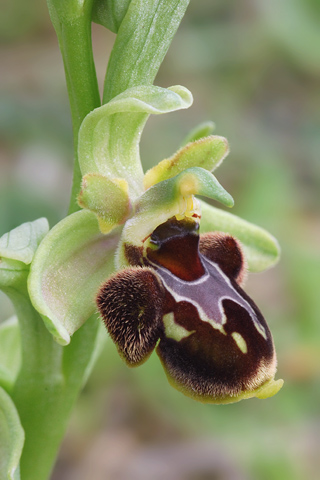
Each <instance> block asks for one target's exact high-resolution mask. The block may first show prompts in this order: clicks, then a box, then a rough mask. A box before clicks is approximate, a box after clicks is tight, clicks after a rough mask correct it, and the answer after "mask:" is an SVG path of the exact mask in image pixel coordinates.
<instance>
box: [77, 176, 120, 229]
mask: <svg viewBox="0 0 320 480" xmlns="http://www.w3.org/2000/svg"><path fill="white" fill-rule="evenodd" d="M78 203H79V205H80V206H81V207H83V208H87V209H88V210H90V211H91V212H93V213H94V214H95V215H96V216H97V219H98V222H99V227H100V230H101V232H102V233H109V232H110V231H111V230H112V229H113V228H114V227H116V226H117V225H121V224H122V223H124V222H125V220H126V219H127V217H128V215H129V213H130V200H129V196H128V184H127V182H126V181H125V180H124V179H113V180H109V178H107V177H105V176H103V175H100V174H98V173H91V174H90V173H88V174H87V175H85V176H84V177H83V179H82V185H81V192H80V194H79V197H78Z"/></svg>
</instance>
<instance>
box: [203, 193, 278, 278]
mask: <svg viewBox="0 0 320 480" xmlns="http://www.w3.org/2000/svg"><path fill="white" fill-rule="evenodd" d="M201 212H202V215H201V222H200V231H201V233H206V232H213V231H219V232H225V233H230V234H231V235H234V236H235V237H236V238H238V239H239V240H240V242H241V243H242V246H243V249H244V252H245V255H246V258H247V261H248V267H249V270H250V271H252V272H261V271H262V270H265V269H267V268H269V267H272V265H274V264H275V263H276V262H277V261H278V260H279V256H280V247H279V244H278V242H277V240H276V239H275V238H274V237H273V236H272V235H271V234H270V233H268V232H267V231H266V230H264V229H263V228H261V227H258V226H256V225H253V224H252V223H249V222H247V221H246V220H243V219H242V218H239V217H237V216H236V215H232V214H231V213H229V212H225V211H223V210H220V209H218V208H215V207H212V206H211V205H208V204H207V203H206V202H201Z"/></svg>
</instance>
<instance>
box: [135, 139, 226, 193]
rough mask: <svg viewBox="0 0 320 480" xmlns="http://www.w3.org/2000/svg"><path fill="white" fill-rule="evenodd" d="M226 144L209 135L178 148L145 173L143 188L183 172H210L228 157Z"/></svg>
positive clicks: (224, 140)
mask: <svg viewBox="0 0 320 480" xmlns="http://www.w3.org/2000/svg"><path fill="white" fill-rule="evenodd" d="M228 153H229V147H228V142H227V140H226V139H225V138H224V137H218V136H214V135H211V136H210V137H206V138H202V139H200V140H197V141H196V142H193V143H189V144H188V145H186V146H185V147H182V148H180V150H178V151H177V152H176V153H175V154H174V155H173V156H172V157H171V158H166V159H165V160H162V162H160V163H158V165H156V166H155V167H153V168H151V169H150V170H148V171H147V173H146V174H145V176H144V180H143V183H144V187H145V188H146V189H147V188H149V187H151V186H152V185H154V184H155V183H158V182H161V181H163V180H167V179H168V178H172V177H174V176H175V175H177V174H178V173H180V172H183V170H186V169H187V168H191V167H201V168H204V169H206V170H209V171H210V172H212V171H213V170H214V169H216V168H217V167H218V166H219V165H220V164H221V162H222V161H223V159H224V158H225V157H226V156H227V155H228Z"/></svg>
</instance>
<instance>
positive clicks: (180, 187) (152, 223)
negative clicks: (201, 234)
mask: <svg viewBox="0 0 320 480" xmlns="http://www.w3.org/2000/svg"><path fill="white" fill-rule="evenodd" d="M197 194H198V195H204V196H207V197H210V198H213V199H215V200H217V201H219V202H221V203H223V204H224V205H226V206H229V207H230V206H232V205H233V199H232V197H231V195H229V194H228V192H226V191H225V189H224V188H223V187H222V186H221V185H220V183H219V182H218V180H217V179H216V178H215V177H214V176H213V175H212V173H210V172H208V171H207V170H204V169H203V168H199V167H194V168H189V169H187V170H184V171H183V172H181V173H179V174H178V175H176V176H175V177H173V178H170V179H168V180H164V181H163V182H160V183H156V184H155V185H153V186H152V187H150V188H149V189H148V190H147V191H146V192H145V193H144V194H143V195H142V196H141V197H140V198H139V200H138V201H137V204H136V205H135V211H136V213H135V215H134V216H133V217H132V218H131V219H130V220H127V222H126V223H125V226H124V229H123V233H122V245H123V244H125V243H128V244H130V245H136V246H139V247H140V246H141V245H142V244H143V240H144V239H146V238H147V237H148V236H149V235H150V234H151V233H152V232H153V231H154V230H155V229H156V228H157V227H158V226H159V225H161V224H162V223H164V222H166V221H167V220H168V219H169V218H171V217H173V216H176V217H177V218H183V217H191V216H193V214H194V213H197V214H200V211H199V206H198V205H199V204H198V201H197V200H196V199H194V197H193V195H197ZM126 264H127V262H126V260H125V256H124V255H123V250H122V249H121V248H119V250H118V257H117V266H118V267H119V268H120V267H124V266H126Z"/></svg>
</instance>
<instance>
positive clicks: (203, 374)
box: [0, 0, 283, 480]
mask: <svg viewBox="0 0 320 480" xmlns="http://www.w3.org/2000/svg"><path fill="white" fill-rule="evenodd" d="M187 5H188V0H170V1H167V0H156V1H155V0H132V1H129V0H122V1H115V0H87V1H80V0H67V1H66V0H65V1H61V0H48V6H49V11H50V15H51V18H52V21H53V24H54V27H55V29H56V32H57V36H58V40H59V45H60V48H61V52H62V56H63V59H64V65H65V70H66V78H67V87H68V92H69V97H70V106H71V114H72V120H73V130H74V144H75V166H74V181H73V187H72V194H71V202H70V208H69V215H68V216H67V217H66V218H64V219H63V220H62V221H61V222H59V223H58V224H57V225H55V226H54V227H53V228H52V229H51V230H49V226H48V223H47V221H46V220H45V219H39V220H37V221H35V222H31V223H26V224H23V225H21V226H20V227H17V228H16V229H15V230H13V231H12V232H10V233H9V234H6V235H4V236H3V237H2V238H1V239H0V288H1V289H2V290H3V291H4V292H5V293H6V294H7V295H8V296H9V298H10V299H11V300H12V302H13V304H14V306H15V309H16V312H17V317H15V318H13V319H10V320H9V321H8V322H5V324H3V325H2V326H1V328H0V405H1V409H0V411H1V415H0V426H1V429H0V469H1V470H0V477H1V478H9V479H15V480H18V479H20V478H21V479H22V480H45V479H47V478H48V476H49V475H50V471H51V469H52V465H53V463H54V460H55V457H56V454H57V451H58V448H59V444H60V442H61V439H62V438H63V434H64V431H65V429H66V425H67V422H68V418H69V415H70V412H71V410H72V407H73V404H74V402H75V400H76V398H77V395H78V393H79V391H80V390H81V387H82V386H83V384H84V383H85V381H86V379H87V378H88V375H89V374H90V371H91V369H92V366H93V365H94V361H95V358H96V357H97V355H98V354H99V351H100V349H101V346H102V345H103V339H104V335H103V332H102V331H101V329H102V328H104V326H103V325H105V327H106V328H107V331H108V333H109V335H110V337H111V338H112V340H113V341H114V342H115V344H116V346H117V349H118V351H119V354H120V356H121V357H122V358H123V360H124V361H125V362H126V363H127V364H128V365H129V366H139V365H140V364H142V363H143V362H145V361H146V360H147V359H148V357H149V356H150V354H151V353H152V352H153V350H156V352H157V354H158V356H159V358H160V361H161V363H162V365H163V367H164V370H165V372H166V374H167V377H168V380H169V382H170V383H171V384H172V385H173V386H174V387H175V388H177V389H178V390H179V391H181V392H182V393H183V394H185V395H188V396H191V397H192V398H194V399H196V400H199V401H201V402H209V403H232V402H236V401H239V400H241V399H244V398H250V397H258V398H267V397H269V396H271V395H274V394H275V393H277V391H278V390H279V389H280V388H281V386H282V383H283V382H282V380H275V374H276V354H275V349H274V344H273V340H272V336H271V333H270V330H269V328H268V326H267V323H266V321H265V319H264V318H263V316H262V314H261V312H260V310H259V309H258V307H257V306H256V305H255V303H254V302H253V301H252V300H251V299H250V298H249V297H248V295H247V294H246V293H245V292H244V291H243V285H244V280H245V278H246V271H247V269H248V270H249V271H262V270H264V269H266V268H269V267H271V266H272V265H273V264H275V263H276V261H277V260H278V257H279V246H278V243H277V241H276V240H275V239H274V237H272V235H270V234H269V233H268V232H266V231H265V230H264V229H262V228H260V227H257V226H255V225H252V224H250V223H248V222H246V221H245V220H243V219H240V218H238V217H236V216H234V215H232V214H231V213H229V212H227V211H225V210H221V209H219V208H216V207H213V206H211V205H210V204H209V203H207V202H205V201H204V200H202V199H199V198H198V196H201V197H207V198H209V199H212V200H215V201H217V202H220V203H221V204H222V205H224V206H225V207H232V206H233V199H232V197H231V195H230V194H229V193H228V192H226V190H225V189H224V188H223V187H222V185H221V184H220V183H219V182H218V180H217V179H216V177H215V176H214V175H213V173H212V172H213V171H215V169H216V168H217V167H218V166H219V165H220V164H221V162H222V161H223V160H224V158H225V157H226V156H227V154H228V152H229V147H228V142H227V140H226V139H225V138H223V137H221V136H217V135H212V127H213V124H211V123H206V124H202V125H200V126H199V127H197V128H196V129H195V130H193V131H192V132H191V133H190V134H189V135H188V136H187V137H186V140H185V141H184V142H183V143H182V146H181V148H180V149H179V150H178V151H177V152H176V153H175V154H174V155H172V156H171V157H170V158H167V159H164V160H163V161H161V162H160V163H159V164H158V165H156V166H154V167H153V168H151V169H150V170H149V171H148V172H146V173H145V172H143V169H142V165H141V160H140V153H139V143H140V138H141V134H142V131H143V128H144V125H145V123H146V121H147V119H148V117H149V115H151V114H152V115H160V114H165V113H169V112H173V111H176V110H179V109H186V108H188V107H190V106H191V104H192V101H193V99H192V95H191V93H190V92H189V91H188V90H187V89H186V88H185V87H182V86H180V85H176V86H173V87H169V88H161V87H157V86H154V85H153V84H152V83H153V81H154V78H155V75H156V73H157V71H158V68H159V66H160V64H161V62H162V60H163V57H164V55H165V53H166V51H167V49H168V47H169V45H170V42H171V40H172V37H173V35H174V33H175V31H176V29H177V28H178V25H179V23H180V21H181V19H182V17H183V15H184V12H185V10H186V8H187ZM92 20H94V21H96V22H98V23H100V24H102V25H104V26H105V27H106V28H110V29H111V30H112V31H113V32H115V33H117V37H116V41H115V45H114V47H113V50H112V54H111V57H110V60H109V64H108V68H107V73H106V79H105V85H104V92H103V98H102V101H101V100H100V97H99V92H98V87H97V81H96V74H95V67H94V61H93V55H92V47H91V33H90V32H91V30H90V29H91V22H92ZM99 314H100V318H99ZM8 339H9V341H10V345H11V346H12V348H10V349H8V348H5V345H8ZM3 445H5V448H4V447H3Z"/></svg>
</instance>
